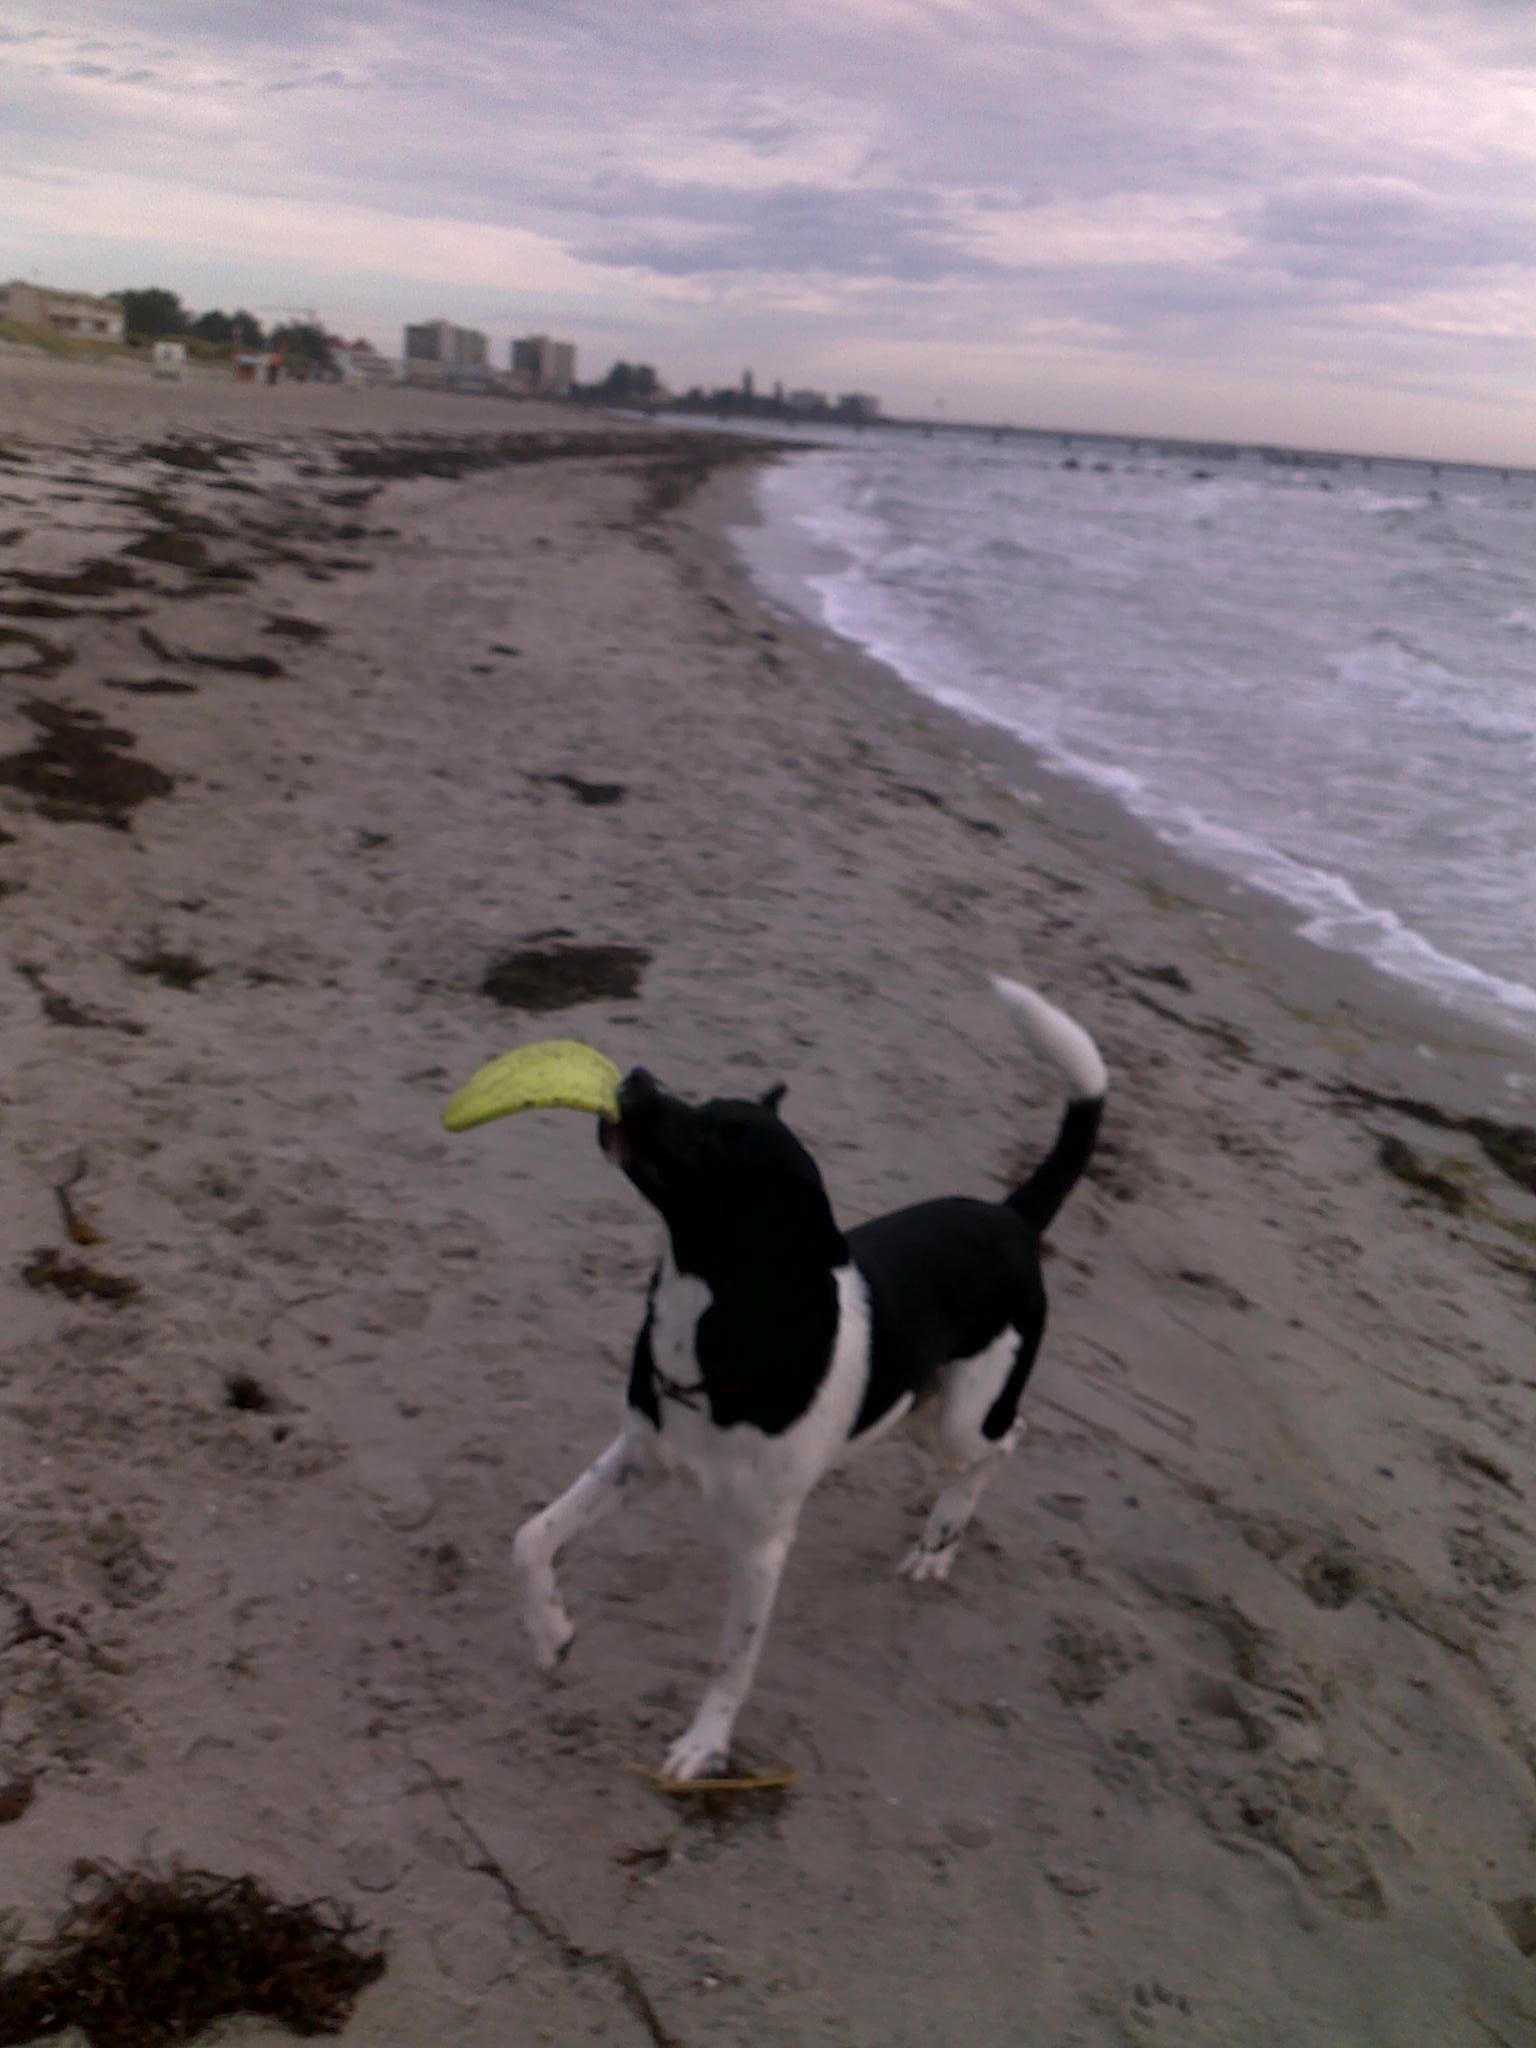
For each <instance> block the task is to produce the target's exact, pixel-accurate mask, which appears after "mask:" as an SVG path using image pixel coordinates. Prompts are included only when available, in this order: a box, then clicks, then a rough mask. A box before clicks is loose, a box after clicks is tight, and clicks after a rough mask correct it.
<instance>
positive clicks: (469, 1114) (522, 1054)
mask: <svg viewBox="0 0 1536 2048" xmlns="http://www.w3.org/2000/svg"><path fill="white" fill-rule="evenodd" d="M522 1109H585V1110H590V1111H591V1113H592V1114H593V1115H594V1116H602V1117H607V1118H608V1119H609V1121H610V1122H614V1121H616V1120H617V1118H618V1114H619V1070H618V1068H617V1067H616V1066H615V1065H614V1064H613V1061H612V1060H611V1059H609V1058H608V1057H607V1055H606V1054H604V1053H600V1052H599V1051H597V1049H596V1047H595V1046H590V1045H582V1044H580V1043H579V1042H578V1041H577V1040H576V1039H574V1038H545V1039H541V1040H540V1041H539V1043H538V1044H537V1045H520V1046H519V1047H518V1048H517V1050H516V1051H515V1052H504V1053H503V1054H502V1055H501V1057H500V1059H495V1060H492V1061H491V1062H490V1064H489V1065H488V1066H484V1067H482V1068H481V1069H480V1071H479V1073H478V1074H476V1075H475V1076H474V1078H473V1079H472V1080H469V1081H466V1082H465V1083H464V1086H463V1087H462V1088H461V1089H460V1090H459V1092H458V1094H457V1095H455V1096H454V1098H453V1100H452V1101H451V1102H450V1103H449V1105H448V1107H447V1108H446V1109H445V1110H444V1111H443V1126H444V1128H445V1129H446V1130H450V1131H472V1130H473V1129H474V1128H475V1126H476V1125H477V1124H488V1123H492V1122H494V1121H495V1119H496V1118H497V1117H499V1116H516V1115H517V1113H518V1111H519V1110H522Z"/></svg>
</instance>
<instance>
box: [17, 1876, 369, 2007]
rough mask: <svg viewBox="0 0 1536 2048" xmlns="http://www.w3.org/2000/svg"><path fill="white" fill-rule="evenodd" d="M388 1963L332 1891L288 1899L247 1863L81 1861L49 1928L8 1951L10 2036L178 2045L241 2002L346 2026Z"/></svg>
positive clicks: (240, 2004) (244, 2004) (241, 2004)
mask: <svg viewBox="0 0 1536 2048" xmlns="http://www.w3.org/2000/svg"><path fill="white" fill-rule="evenodd" d="M384 1967H385V1957H384V1951H383V1949H382V1948H381V1947H379V1946H376V1945H374V1944H373V1943H372V1941H371V1939H370V1937H369V1936H368V1933H367V1930H365V1929H363V1928H362V1927H360V1926H359V1925H358V1923H357V1921H356V1919H355V1918H354V1916H353V1915H352V1913H351V1912H350V1911H349V1909H348V1908H346V1907H345V1906H342V1905H338V1904H337V1903H336V1902H335V1901H334V1900H304V1901H302V1902H300V1903H299V1904H296V1905H287V1904H284V1903H283V1901H282V1900H280V1899H277V1898H274V1897H273V1895H272V1893H271V1892H270V1891H268V1890H267V1888H266V1887H265V1885H263V1884H262V1883H261V1882H260V1880H259V1879H257V1878H254V1877H250V1876H245V1877H222V1876H219V1875H218V1874H217V1873H216V1872H214V1871H208V1870H186V1869H183V1868H180V1867H179V1866H178V1867H172V1868H170V1869H168V1870H157V1869H155V1868H153V1867H147V1868H144V1869H139V1870H120V1869H116V1868H114V1867H113V1866H112V1865H111V1864H107V1863H96V1862H91V1863H78V1864H76V1866H75V1870H74V1887H73V1891H72V1894H71V1897H70V1902H69V1904H68V1906H67V1907H66V1909H65V1911H64V1914H63V1917H62V1919H61V1920H60V1922H59V1925H58V1927H57V1929H56V1930H55V1932H54V1934H53V1936H52V1939H51V1940H50V1941H48V1942H47V1943H46V1944H45V1945H44V1946H43V1947H42V1948H41V1949H39V1950H38V1951H37V1952H36V1953H35V1954H34V1957H33V1959H32V1960H31V1961H30V1962H26V1963H23V1964H21V1965H20V1967H12V1966H11V1959H10V1958H9V1957H4V1958H0V2048H22V2044H24V2043H27V2042H31V2041H40V2040H43V2039H46V2038H48V2037H50V2036H52V2035H55V2034H61V2033H63V2032H64V2030H65V2029H66V2028H67V2027H75V2028H77V2029H78V2030H79V2032H80V2033H81V2034H82V2035H83V2036H84V2038H85V2040H86V2041H87V2042H88V2043H89V2044H90V2048H175V2044H177V2043H181V2042H188V2041H193V2040H195V2039H196V2038H197V2037H198V2035H199V2034H201V2033H203V2032H204V2031H205V2029H207V2028H208V2027H210V2026H212V2025H213V2024H214V2023H215V2022H216V2021H218V2020H222V2019H226V2018H229V2017H230V2016H231V2015H233V2014H235V2013H253V2014H256V2015H258V2016H259V2017H261V2018H264V2019H271V2020H276V2021H277V2022H278V2023H279V2025H281V2026H285V2027H287V2028H288V2029H289V2030H290V2031H291V2032H293V2033H295V2034H301V2035H315V2034H339V2033H340V2032H341V2031H342V2029H343V2028H344V2027H345V2025H346V2023H347V2021H348V2020H349V2019H350V2018H351V2015H352V2010H353V2007H354V2006H355V2005H356V2003H357V2000H358V1997H359V1996H360V1994H361V1993H362V1992H363V1991H365V1990H366V1989H367V1987H368V1986H369V1985H370V1984H373V1983H376V1982H377V1980H378V1979H379V1978H380V1977H381V1976H382V1975H383V1974H384Z"/></svg>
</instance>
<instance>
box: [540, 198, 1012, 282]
mask: <svg viewBox="0 0 1536 2048" xmlns="http://www.w3.org/2000/svg"><path fill="white" fill-rule="evenodd" d="M608 204H609V206H610V208H612V209H613V210H615V211H617V210H620V209H621V208H622V211H623V212H625V213H629V214H635V213H638V214H641V215H643V216H645V218H646V222H647V225H646V226H644V227H640V228H637V230H636V231H635V233H634V234H633V235H610V236H607V237H604V238H602V239H600V240H598V241H595V242H590V243H588V244H586V245H585V246H583V247H582V248H581V251H580V253H581V254H582V255H584V256H585V257H586V258H587V260H588V261H589V262H595V263H604V264H615V265H624V266H627V267H632V268H636V269H643V270H652V271H655V272H657V273H658V274H660V275H662V276H666V277H703V276H708V275H710V274H722V275H724V274H730V273H738V272H742V271H757V272H762V273H764V274H768V275H778V274H783V273H789V274H791V275H793V274H796V273H800V274H813V275H820V274H831V275H833V276H838V277H849V278H870V277H884V278H900V279H904V280H906V281H908V282H911V283H918V284H927V283H932V282H934V281H936V280H938V279H940V278H945V277H957V276H962V275H971V276H979V275H986V274H992V273H995V272H996V271H997V269H998V266H997V265H996V264H995V263H993V262H991V261H990V260H989V259H987V258H985V257H982V256H978V255H977V254H976V253H975V252H974V251H972V250H971V249H969V248H968V247H967V246H966V245H965V243H964V241H963V240H962V238H961V237H960V236H959V235H958V234H957V232H956V231H955V229H954V227H953V226H952V224H951V223H950V222H949V220H948V219H947V217H946V214H945V211H944V209H943V207H942V205H941V204H940V203H939V202H937V201H936V200H935V199H933V198H932V197H931V196H929V195H927V194H924V193H922V192H920V191H917V190H915V189H913V188H906V189H901V188H896V187H889V188H884V189H880V190H867V189H853V190H838V189H835V188H832V187H828V186H820V185H809V184H786V185H777V186H774V187H772V188H770V189H769V190H767V191H763V192H722V191H720V190H719V189H718V188H711V187H707V186H701V185H689V186H679V187H676V188H668V187H665V186H654V185H653V186H651V187H649V188H648V189H646V190H645V191H643V192H637V193H636V194H634V195H633V197H631V198H626V199H624V200H623V201H620V199H619V198H618V195H616V194H610V196H609V201H608ZM657 215H662V216H664V217H666V219H668V220H670V221H671V222H672V223H673V224H674V225H673V226H672V227H671V229H670V231H669V229H668V228H667V227H666V226H665V225H660V224H658V222H657V219H656V216H657Z"/></svg>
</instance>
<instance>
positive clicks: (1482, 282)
mask: <svg viewBox="0 0 1536 2048" xmlns="http://www.w3.org/2000/svg"><path fill="white" fill-rule="evenodd" d="M0 95H3V97H0V177H3V178H4V180H5V186H6V195H7V203H6V208H5V215H4V218H3V219H0V276H17V277H37V278H41V279H43V280H44V281H45V282H48V283H50V284H56V285H60V286H72V287H76V288H79V289H84V290H92V291H102V292H104V291H108V290H111V289H114V288H116V287H120V286H129V285H133V286H145V285H151V284H165V285H168V286H170V287H171V288H172V289H174V290H177V291H179V292H180V293H181V294H182V296H183V298H184V299H185V300H186V301H187V303H188V304H189V305H194V306H196V307H198V308H199V309H203V308H208V307H213V306H222V307H224V308H225V309H230V308H232V307H234V306H236V305H242V304H243V305H249V306H250V307H251V308H252V310H257V311H259V309H260V306H261V304H262V303H263V302H267V303H269V304H272V305H281V304H285V303H300V304H302V303H313V304H314V305H316V306H317V307H318V308H320V310H321V312H322V314H323V317H324V319H325V321H326V323H327V324H328V325H329V326H331V327H333V328H334V329H335V330H336V331H338V332H341V333H344V334H347V335H354V334H361V335H365V336H366V337H367V338H368V339H369V340H371V341H372V342H373V343H374V344H375V346H376V347H378V348H380V349H381V350H384V351H386V352H387V353H389V354H391V355H394V354H397V353H398V352H399V348H400V334H401V329H402V326H403V325H404V323H406V322H408V321H415V320H420V319H422V318H424V317H427V316H428V315H431V316H435V315H437V314H439V313H442V314H445V315H446V317H448V318H449V319H451V320H453V321H454V322H456V323H462V324H463V325H464V326H465V327H468V328H472V329H478V330H481V331H483V332H485V333H487V334H489V335H491V336H492V337H493V352H494V353H496V354H498V355H499V357H500V359H501V360H503V361H504V360H505V359H506V355H505V350H506V345H507V343H508V342H509V341H510V339H511V338H512V337H514V336H517V335H522V334H529V333H538V332H548V333H551V334H562V335H569V336H571V337H572V338H573V339H574V341H575V342H576V343H577V345H578V347H579V349H580V351H581V358H582V362H583V365H584V367H585V371H586V374H587V375H588V376H589V377H592V378H600V377H601V376H602V374H603V371H604V370H605V369H606V367H607V365H608V364H609V363H611V362H613V361H615V360H619V359H622V360H626V361H630V362H645V363H650V364H652V365H653V366H654V367H655V369H656V370H657V372H658V374H659V375H660V376H661V377H662V378H664V379H665V381H666V382H667V383H668V384H669V385H670V386H671V387H672V388H673V389H676V390H686V389H687V388H688V387H689V386H691V385H695V384H701V385H705V386H708V387H711V388H713V387H715V386H724V385H727V384H731V383H734V382H736V381H738V379H739V376H740V366H741V365H742V364H744V363H752V364H754V365H755V366H757V369H758V374H759V377H760V378H761V377H763V376H767V377H769V378H772V379H779V380H781V381H782V382H783V383H784V385H785V387H786V388H787V389H796V388H801V387H812V388H816V389H821V390H827V391H830V392H834V393H835V392H840V391H852V390H869V391H877V392H879V393H880V394H881V397H882V400H883V403H884V406H885V409H886V411H888V412H891V413H897V414H907V415H913V414H916V415H924V414H929V415H938V416H941V417H944V416H947V417H965V418H971V419H976V420H980V421H993V422H997V423H999V424H1014V425H1020V426H1040V427H1045V428H1053V427H1054V428H1062V429H1080V430H1084V431H1110V432H1114V431H1118V432H1125V433H1130V434H1141V435H1157V434H1164V435H1169V436H1175V435H1177V436H1184V437H1190V438H1195V439H1202V438H1210V439H1226V440H1236V441H1246V442H1253V441H1258V442H1274V443H1288V444H1301V445H1308V446H1316V447H1340V448H1349V449H1359V450H1361V451H1364V452H1376V453H1387V454H1389V453H1402V454H1408V455H1423V456H1428V457H1431V458H1433V457H1442V458H1445V459H1455V458H1456V457H1465V458H1470V459H1474V460H1479V461H1485V462H1493V463H1511V464H1514V463H1521V464H1531V463H1536V402H1533V400H1536V350H1533V344H1536V8H1524V7H1519V6H1515V5H1511V4H1509V0H1350V4H1348V5H1343V6H1340V5H1338V4H1329V0H1163V4H1161V5H1160V6H1158V7H1155V8H1154V7H1148V6H1147V5H1146V4H1145V0H1093V4H1092V5H1086V4H1084V0H843V4H842V5H841V6H839V7H836V8H833V9H827V8H825V7H823V6H820V5H817V6H815V7H813V6H811V5H810V4H809V0H781V5H780V6H778V7H777V8H775V9H773V10H771V11H770V12H767V13H764V12H760V11H753V12H751V13H748V12H746V11H737V10H727V9H723V8H717V9H714V10H700V9H699V8H698V7H697V6H696V5H693V4H691V0H657V4H656V5H654V6H653V7H650V8H646V9H635V10H625V9H618V8H614V7H611V6H609V7H604V6H601V5H599V4H598V0H536V4H535V0H529V4H527V5H522V6H518V7H515V8H512V7H507V6H505V5H502V4H497V0H437V4H433V5H431V6H428V5H427V4H425V0H381V4H380V5H379V6H377V7H375V8H370V9H366V10H364V9H360V8H357V7H355V6H353V5H346V4H343V5H337V6H333V7H327V6H320V7H315V6H305V7H300V6H298V5H296V4H295V0H269V4H268V5H267V6H266V7H264V8H261V9H252V10H230V9H226V8H221V7H218V6H216V5H213V4H212V0H111V4H108V0H47V4H44V0H12V5H11V7H10V8H8V10H7V18H6V23H5V26H4V27H3V28H0ZM423 309H425V310H423Z"/></svg>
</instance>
